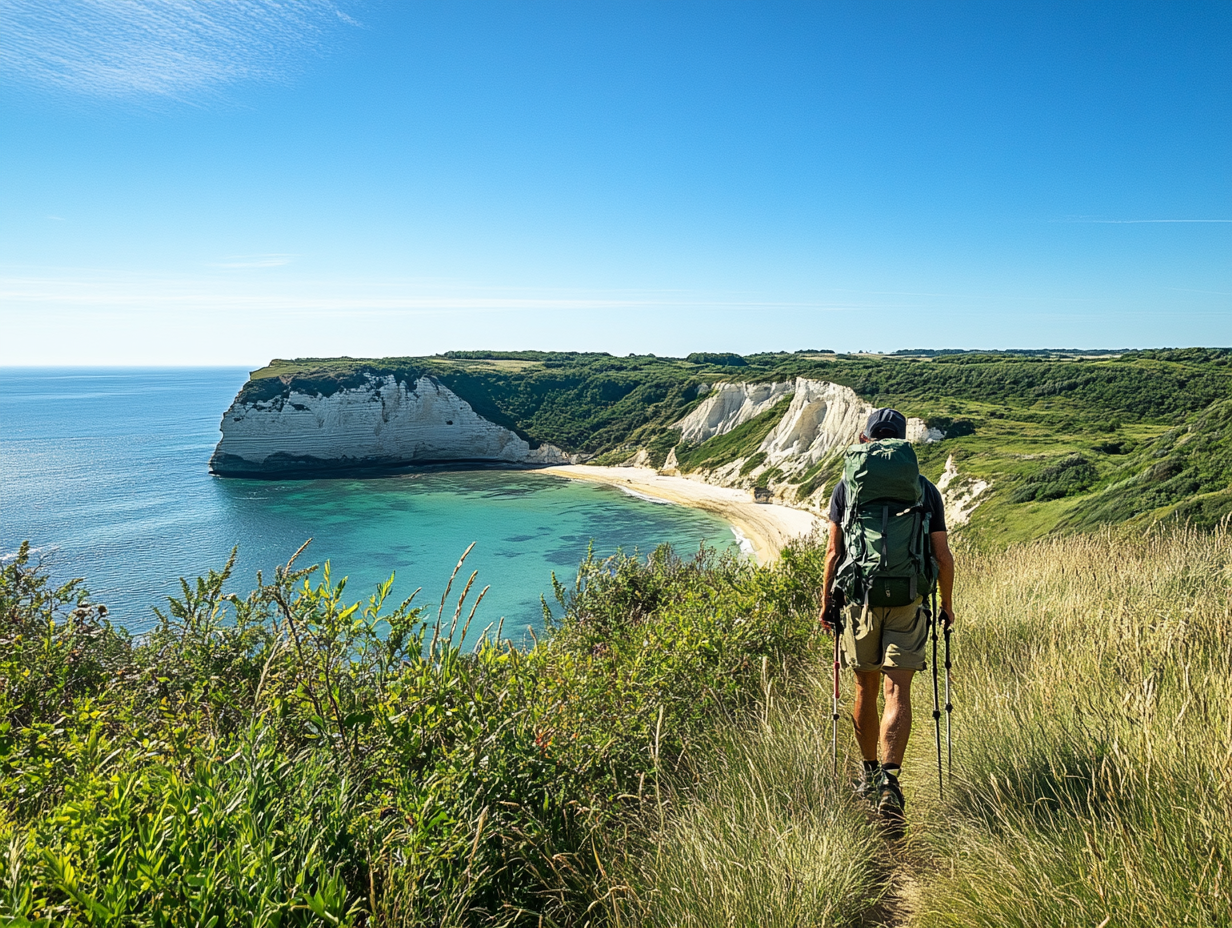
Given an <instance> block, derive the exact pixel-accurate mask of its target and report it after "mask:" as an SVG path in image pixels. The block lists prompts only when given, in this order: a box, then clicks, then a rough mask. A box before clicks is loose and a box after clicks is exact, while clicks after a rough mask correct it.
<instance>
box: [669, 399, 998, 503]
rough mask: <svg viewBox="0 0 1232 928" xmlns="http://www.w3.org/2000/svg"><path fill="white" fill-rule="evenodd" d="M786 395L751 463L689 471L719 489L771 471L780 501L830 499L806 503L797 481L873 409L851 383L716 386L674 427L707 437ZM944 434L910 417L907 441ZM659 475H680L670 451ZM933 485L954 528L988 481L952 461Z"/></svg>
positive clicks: (833, 453)
mask: <svg viewBox="0 0 1232 928" xmlns="http://www.w3.org/2000/svg"><path fill="white" fill-rule="evenodd" d="M784 396H791V397H792V400H791V405H790V406H788V408H787V411H786V412H785V413H784V414H783V418H782V419H780V420H779V422H778V424H777V425H776V426H775V427H774V428H773V429H771V430H770V432H769V434H768V435H766V437H765V438H764V439H763V440H762V442H761V444H760V445H759V446H758V448H757V449H756V451H754V452H752V454H751V455H750V456H749V457H752V456H753V455H757V454H760V455H762V456H763V457H762V458H761V461H760V463H758V464H757V466H756V467H753V468H747V467H746V462H747V461H748V460H749V458H740V459H739V460H736V461H734V462H732V463H730V464H727V465H725V466H723V467H720V468H716V469H714V470H710V471H703V472H694V473H692V474H689V475H688V476H689V477H690V478H692V479H695V480H702V481H704V482H706V483H714V484H718V485H720V486H749V485H752V484H753V483H754V481H756V479H757V478H758V476H759V475H761V474H762V473H764V472H765V471H767V470H770V469H771V468H776V469H777V473H778V474H779V476H778V477H776V481H775V482H776V484H777V485H778V490H777V491H776V497H777V501H778V502H781V503H783V504H786V505H796V506H800V505H803V506H805V507H806V508H809V506H810V504H811V505H812V506H819V505H824V503H825V501H826V500H828V498H829V487H826V486H825V485H821V486H819V487H818V488H817V489H816V490H815V491H814V492H813V493H812V494H810V497H809V499H808V500H804V499H801V498H799V497H798V496H797V495H796V486H797V484H798V483H799V482H800V480H801V479H802V477H803V475H804V472H805V471H806V470H808V469H809V468H810V467H812V466H813V465H814V464H817V463H818V462H819V461H822V460H824V459H826V458H837V456H838V455H839V454H841V453H842V452H843V451H844V450H845V449H846V448H847V447H848V446H850V445H853V444H855V443H856V442H857V441H858V440H859V437H860V433H861V432H862V431H863V429H864V424H865V422H866V421H867V420H868V415H869V413H871V412H872V411H873V409H874V407H873V405H872V404H871V403H868V402H866V401H864V400H862V399H861V398H860V397H859V396H858V395H857V394H856V392H855V391H854V390H852V389H851V388H850V387H844V386H841V385H839V384H836V383H830V382H828V381H824V380H810V379H808V378H806V377H800V378H797V379H796V381H795V382H794V383H774V384H766V383H763V384H716V385H715V387H714V390H713V392H712V393H710V394H709V395H708V396H707V397H706V399H705V400H703V401H702V403H701V404H700V405H699V406H698V407H697V409H695V410H693V412H691V413H690V414H689V415H688V416H686V417H684V418H683V419H681V420H680V421H679V422H677V423H676V426H677V428H679V429H680V430H681V433H682V436H683V438H684V439H686V440H690V441H694V442H698V441H705V440H706V439H707V438H713V437H715V436H716V435H724V434H726V433H727V432H730V431H731V430H732V429H734V428H737V427H738V426H740V425H742V424H744V423H745V422H747V421H749V420H750V419H752V418H753V417H754V416H756V415H758V414H759V413H761V412H764V411H765V410H767V409H769V408H771V407H772V406H773V405H774V404H775V403H777V402H778V401H779V400H781V399H782V398H783V397H784ZM691 436H697V437H691ZM943 438H945V433H944V432H942V431H940V430H939V429H935V428H929V427H928V425H927V424H926V423H925V422H924V420H923V419H916V418H908V420H907V439H908V440H909V441H912V442H915V443H917V444H922V443H929V442H936V441H941V440H942V439H943ZM663 472H664V473H679V471H678V470H677V467H676V458H675V452H673V453H672V454H671V455H670V456H669V458H668V460H667V462H666V463H665V465H664V469H663ZM938 488H939V489H940V490H941V491H942V496H943V498H944V499H945V502H946V511H947V518H952V519H953V524H954V525H956V526H957V525H961V524H963V523H964V522H966V521H967V520H968V519H970V517H971V512H972V510H974V509H975V507H976V506H978V505H979V504H980V503H981V502H982V501H983V499H982V497H983V494H984V492H985V491H986V490H987V489H988V484H987V483H985V482H984V481H979V480H973V479H970V478H963V477H961V476H960V475H959V473H958V470H957V468H956V466H955V464H954V460H953V458H951V459H950V461H949V462H948V463H947V465H946V471H945V475H944V476H943V477H942V478H941V481H940V483H939V484H938Z"/></svg>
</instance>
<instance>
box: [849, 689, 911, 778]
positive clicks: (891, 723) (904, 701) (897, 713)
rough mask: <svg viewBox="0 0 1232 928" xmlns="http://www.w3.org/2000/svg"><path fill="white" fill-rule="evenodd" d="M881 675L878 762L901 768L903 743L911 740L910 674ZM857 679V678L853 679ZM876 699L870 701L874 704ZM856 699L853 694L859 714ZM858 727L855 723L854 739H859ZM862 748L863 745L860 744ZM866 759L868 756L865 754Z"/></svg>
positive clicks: (858, 702)
mask: <svg viewBox="0 0 1232 928" xmlns="http://www.w3.org/2000/svg"><path fill="white" fill-rule="evenodd" d="M883 673H884V674H885V715H884V717H883V718H882V719H881V762H882V763H883V764H901V763H902V762H903V755H904V754H905V753H907V739H908V738H909V737H910V736H911V677H912V675H914V674H915V671H914V670H886V671H883ZM856 676H857V678H858V677H859V676H860V675H859V674H857V675H856ZM875 702H876V698H875V697H874V704H875ZM859 706H860V697H859V691H858V690H857V691H856V708H857V711H858V710H859ZM859 731H860V726H859V722H857V723H856V736H857V737H859ZM860 747H861V748H863V747H864V742H863V741H861V742H860ZM865 756H866V757H867V756H868V755H867V754H865Z"/></svg>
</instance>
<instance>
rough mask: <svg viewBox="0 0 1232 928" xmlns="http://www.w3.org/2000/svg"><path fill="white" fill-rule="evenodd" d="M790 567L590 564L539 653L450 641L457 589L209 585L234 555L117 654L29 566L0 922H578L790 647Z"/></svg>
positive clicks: (5, 746)
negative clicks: (350, 594)
mask: <svg viewBox="0 0 1232 928" xmlns="http://www.w3.org/2000/svg"><path fill="white" fill-rule="evenodd" d="M293 560H294V559H293ZM785 565H786V566H785V567H784V569H782V570H778V571H770V570H766V569H763V568H758V567H755V566H753V565H750V564H748V563H746V562H743V561H740V560H738V559H736V558H733V557H730V556H719V555H716V554H715V553H714V552H712V551H708V550H702V551H700V552H699V553H698V555H697V556H696V557H694V558H691V559H681V558H679V557H677V556H676V555H675V554H673V553H672V552H671V551H670V550H669V549H666V548H663V549H660V550H658V551H656V552H655V553H654V554H653V555H652V556H651V557H650V558H648V559H642V558H636V557H626V556H623V555H622V556H618V557H615V558H610V559H607V560H604V561H596V560H594V559H591V558H588V559H587V560H586V561H585V562H584V563H583V564H582V565H581V568H580V570H579V573H578V577H577V580H576V582H575V583H574V585H573V586H572V587H571V588H566V587H565V586H563V585H560V584H557V586H556V593H557V606H558V611H557V612H551V611H548V613H547V614H548V617H549V620H548V623H547V628H546V630H545V634H544V636H543V637H542V638H541V640H540V642H539V643H538V644H537V645H536V646H535V647H533V648H531V649H530V650H528V651H524V652H523V651H518V650H516V649H513V648H512V647H510V646H509V645H508V644H507V643H502V642H500V641H498V640H497V639H495V638H492V637H489V636H486V635H485V636H484V637H483V639H482V640H481V642H480V643H479V645H478V646H477V647H476V648H475V649H474V650H473V651H464V650H463V649H462V648H461V647H460V645H459V642H460V641H462V640H463V638H464V637H465V635H466V631H467V627H468V625H469V623H470V621H471V618H473V616H474V615H475V607H476V606H477V605H478V599H481V598H482V594H479V596H478V598H477V597H476V596H475V595H474V594H473V584H474V581H475V575H474V574H471V575H470V577H469V579H467V580H466V582H465V584H464V585H463V586H464V588H463V590H462V592H461V594H460V595H459V596H458V597H457V600H456V603H455V605H454V608H453V610H452V615H451V614H450V613H449V612H448V611H447V609H446V603H447V602H448V601H449V596H450V590H449V589H448V588H447V590H446V592H445V595H444V596H442V598H441V603H440V606H439V608H437V609H436V610H435V614H434V615H433V614H430V613H429V612H428V611H427V610H425V609H423V608H420V607H416V606H414V605H413V604H412V601H410V600H408V601H405V602H402V603H400V604H395V605H391V604H389V603H388V602H387V601H388V598H389V595H390V590H391V584H392V580H391V581H390V582H387V583H386V584H383V585H382V586H381V587H380V588H379V589H378V590H377V591H376V593H375V594H374V595H373V596H372V597H370V598H369V599H368V600H367V601H366V602H350V601H349V600H348V599H347V596H346V581H345V580H340V581H335V580H334V578H333V577H332V576H331V572H330V570H329V565H328V564H327V565H326V566H325V568H324V569H323V570H321V571H319V574H320V577H319V579H318V580H314V579H313V578H314V575H315V574H316V573H318V571H317V570H316V569H315V568H308V569H303V570H301V569H296V568H295V567H294V564H293V563H291V564H288V565H287V566H286V567H284V568H280V569H279V570H278V571H276V573H275V575H274V577H273V579H272V582H269V583H265V582H264V581H263V580H262V578H260V577H258V585H257V588H256V589H255V590H253V591H252V592H251V593H250V594H249V595H247V596H245V597H238V596H234V595H229V594H224V593H223V589H224V585H225V583H226V582H227V580H228V578H229V575H230V571H231V563H230V562H229V563H228V564H227V565H226V566H225V567H224V569H222V570H221V571H211V572H210V573H209V574H208V575H207V576H206V577H203V578H200V579H198V580H197V581H195V582H194V583H191V584H190V583H185V584H184V585H183V588H182V590H181V595H180V596H179V597H176V598H175V599H173V600H172V601H171V602H170V604H169V607H168V609H167V610H166V612H165V613H164V614H162V615H161V616H160V622H159V625H158V627H157V628H156V629H155V630H154V631H153V632H152V633H151V634H150V635H149V636H148V637H147V638H146V639H144V640H141V641H139V642H136V643H133V642H130V641H129V640H128V639H127V638H126V637H125V636H124V635H122V634H120V633H118V632H116V631H115V630H113V629H111V628H110V627H109V626H107V625H106V623H105V620H101V619H100V618H99V610H98V609H97V608H93V607H89V604H88V598H87V597H86V596H85V593H84V591H83V590H82V589H81V587H80V585H79V584H70V585H69V586H67V587H64V588H61V589H60V590H51V589H49V588H48V587H47V585H46V579H45V575H44V574H43V573H42V571H41V570H40V569H39V568H38V565H32V564H30V563H29V559H28V553H27V551H26V550H25V549H23V551H22V553H21V555H20V556H19V557H18V559H17V560H16V561H14V562H13V563H12V564H9V565H5V567H4V570H3V571H2V572H0V604H2V605H3V612H0V620H2V623H3V624H0V638H2V639H3V640H5V641H6V642H7V643H9V644H10V648H9V649H8V650H6V651H5V652H4V656H3V658H2V660H3V663H2V664H0V667H2V672H3V681H4V690H3V698H4V702H3V709H4V715H3V721H0V776H2V778H0V845H3V846H4V847H6V848H8V855H7V863H6V864H5V865H4V866H3V867H0V911H2V912H4V913H5V915H6V916H7V917H8V918H9V919H10V921H11V922H12V923H14V924H38V925H51V924H56V925H70V926H71V925H86V924H90V925H116V926H119V925H124V926H146V925H150V926H153V925H166V924H177V925H178V924H202V925H205V924H216V925H270V926H273V925H309V924H320V923H323V922H328V923H330V924H337V925H345V924H352V925H358V924H368V925H462V924H485V925H521V924H526V925H537V924H540V923H541V922H542V923H554V924H562V925H569V924H576V925H582V924H586V923H587V922H588V921H589V920H590V919H592V918H593V917H595V916H594V915H591V914H588V912H597V911H600V910H601V909H602V907H603V906H605V905H608V904H609V903H611V902H612V900H614V899H617V898H618V897H619V893H620V890H619V888H618V887H617V886H615V885H613V884H612V883H611V882H610V878H609V876H608V872H609V871H608V869H607V868H606V867H605V865H604V863H603V860H604V859H605V858H607V859H608V861H609V863H610V862H613V861H617V860H618V858H619V855H620V853H621V851H620V848H619V846H617V845H614V844H613V843H612V842H611V841H610V840H609V839H608V835H610V834H615V833H616V831H617V829H618V827H619V828H623V829H625V830H626V831H627V830H628V829H629V828H636V827H639V826H638V823H639V822H640V821H641V819H642V816H643V815H644V811H645V809H646V808H647V805H648V803H649V802H650V798H649V797H650V796H651V795H652V794H653V793H654V791H655V788H656V784H657V783H658V781H659V778H660V777H662V776H668V775H671V774H672V773H673V771H674V770H676V769H677V768H678V767H679V765H682V764H686V763H688V762H690V758H691V756H692V755H691V752H692V751H693V750H694V746H695V745H697V744H699V743H700V742H701V739H703V737H704V736H705V735H706V733H707V732H708V731H710V730H711V729H713V727H714V726H715V725H716V724H718V723H719V721H720V720H722V719H726V718H728V717H731V716H732V714H733V713H734V714H735V715H736V716H737V717H738V716H739V715H740V714H741V713H743V712H745V711H748V710H751V709H752V708H753V707H754V706H755V705H756V704H757V701H758V699H759V695H760V694H761V693H762V692H763V687H764V685H765V679H767V676H766V675H767V674H769V675H770V677H775V676H783V675H786V676H787V677H790V676H791V675H792V674H793V673H795V672H796V671H795V670H794V669H793V668H797V667H798V666H799V665H800V663H801V661H802V660H803V659H804V658H805V655H806V653H807V650H808V642H809V636H810V635H811V634H812V631H813V628H814V622H813V616H814V614H815V610H816V589H817V587H816V582H817V575H818V571H819V570H820V560H819V555H817V553H816V552H815V551H813V550H812V549H808V548H802V549H800V550H799V551H797V552H795V553H793V554H792V555H790V556H789V557H788V559H787V560H786V561H785ZM461 566H462V564H461V562H460V563H459V568H461ZM455 574H457V571H455ZM453 583H454V581H453V580H451V581H450V584H451V587H452V585H453ZM468 606H469V608H468ZM545 609H546V607H545ZM61 620H63V621H61ZM28 675H37V676H36V677H35V679H36V680H43V681H50V684H48V683H47V682H44V685H43V687H42V688H41V689H40V688H39V687H38V686H36V685H34V684H31V683H30V682H29V677H28ZM652 745H654V746H655V748H654V750H652V749H651V748H652ZM621 823H623V824H621Z"/></svg>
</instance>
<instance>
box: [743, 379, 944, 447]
mask: <svg viewBox="0 0 1232 928" xmlns="http://www.w3.org/2000/svg"><path fill="white" fill-rule="evenodd" d="M794 392H795V395H794V396H793V397H792V400H791V406H790V407H788V409H787V413H786V415H784V416H783V419H782V421H781V422H779V424H778V425H777V426H775V428H774V429H773V431H771V432H770V434H769V435H767V436H766V438H765V441H763V442H762V445H761V448H760V449H759V450H761V451H764V452H765V454H766V463H767V465H769V466H771V467H775V466H777V467H782V468H783V469H784V470H797V469H802V468H806V467H810V466H812V465H813V464H816V463H817V462H818V461H820V460H821V459H822V458H824V457H828V456H829V455H831V454H834V453H836V452H838V451H841V450H842V449H844V448H846V447H847V446H848V445H853V444H855V443H856V442H857V441H859V438H860V433H861V432H862V431H863V430H864V423H865V422H866V421H867V420H868V415H869V413H871V412H872V411H873V409H874V407H873V405H872V404H871V403H867V402H865V401H864V400H862V399H860V397H859V396H857V395H856V392H855V391H854V390H852V389H851V388H850V387H844V386H840V385H839V384H836V383H829V382H827V381H825V380H809V379H807V378H805V377H800V378H798V379H797V380H796V383H795V389H794ZM944 437H945V436H944V435H943V434H942V433H941V432H940V431H938V430H937V429H930V428H929V427H928V426H927V425H925V424H924V420H923V419H908V420H907V440H908V441H913V442H917V443H921V442H931V441H940V440H941V439H942V438H944Z"/></svg>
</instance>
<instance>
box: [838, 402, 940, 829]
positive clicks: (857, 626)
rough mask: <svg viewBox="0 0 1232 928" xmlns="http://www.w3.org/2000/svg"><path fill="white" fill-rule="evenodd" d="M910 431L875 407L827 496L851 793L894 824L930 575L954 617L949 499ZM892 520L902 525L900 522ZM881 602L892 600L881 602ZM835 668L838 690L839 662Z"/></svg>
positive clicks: (924, 637) (893, 413)
mask: <svg viewBox="0 0 1232 928" xmlns="http://www.w3.org/2000/svg"><path fill="white" fill-rule="evenodd" d="M906 437H907V420H906V418H905V417H904V416H903V414H902V413H900V412H898V411H897V410H894V409H877V410H874V411H873V412H872V413H871V414H870V415H869V417H868V421H867V423H866V425H865V427H864V431H863V433H862V434H861V435H860V446H863V445H869V446H870V447H868V448H861V447H860V446H853V447H852V448H851V449H849V450H848V452H847V460H846V465H845V467H844V477H843V480H841V481H839V483H838V485H837V486H835V488H834V493H833V495H832V496H831V497H830V514H829V515H830V542H829V548H828V550H827V551H826V567H825V579H824V589H823V597H822V608H821V616H820V618H821V622H822V624H823V625H824V626H825V627H826V628H827V629H828V630H831V631H833V629H832V628H831V624H832V623H831V621H830V620H829V618H828V617H830V618H838V617H837V616H831V612H830V610H831V608H833V607H835V606H838V605H841V603H842V599H841V598H836V597H842V596H843V594H845V599H846V602H847V606H846V609H845V612H846V615H845V616H843V617H842V618H843V619H844V620H843V621H841V622H836V623H834V624H838V625H839V627H840V629H841V632H840V636H839V637H840V641H836V644H835V648H836V658H835V660H836V662H837V661H838V660H839V657H838V652H839V651H840V650H841V660H842V665H843V666H845V667H850V668H852V670H853V671H854V673H855V683H856V694H855V709H854V712H853V719H854V722H855V732H856V741H858V742H859V745H860V752H861V754H862V755H863V758H864V769H863V772H862V776H861V778H860V780H859V782H858V785H857V792H858V793H859V794H860V795H861V796H863V797H864V798H867V799H868V800H869V801H870V802H872V804H873V806H874V807H875V809H876V810H877V814H878V815H879V816H881V818H882V819H884V820H886V821H887V822H892V823H901V822H902V821H903V809H904V802H903V792H902V788H901V787H900V785H899V774H900V770H901V767H902V763H903V754H904V753H905V752H906V749H907V738H908V737H909V736H910V734H911V679H912V676H913V675H914V674H915V673H916V671H919V670H925V669H926V668H927V663H926V661H925V647H926V644H927V641H928V632H929V618H928V612H927V608H926V606H925V596H926V594H927V593H928V592H929V590H930V589H931V587H932V586H933V583H934V581H935V583H936V585H937V586H938V587H939V588H940V593H941V609H940V613H941V616H940V621H941V622H942V623H944V625H943V627H944V628H947V629H948V628H949V627H950V626H952V625H953V623H954V607H953V601H952V595H953V589H954V557H953V555H952V554H951V553H950V546H949V544H948V542H947V540H946V526H945V507H944V505H943V503H942V500H941V493H940V491H938V489H937V488H936V487H935V486H934V485H933V484H932V483H931V482H930V481H928V480H927V479H926V478H924V477H923V476H921V475H920V473H919V466H918V464H917V462H916V457H915V449H914V448H913V447H912V446H911V445H910V444H909V443H907V441H906ZM879 468H880V469H879ZM893 481H897V483H894V482H893ZM849 482H850V483H853V484H855V486H856V490H855V495H856V497H857V501H856V502H857V507H858V510H859V511H858V512H850V511H849V504H850V502H851V498H850V497H851V491H850V489H849V487H848V483H849ZM895 487H898V488H899V489H897V490H895ZM903 488H905V489H903ZM908 494H914V496H913V497H909V496H908ZM887 497H889V500H890V501H889V502H886V498H887ZM912 498H913V499H914V502H912V501H910V500H911V499H912ZM895 499H908V500H909V501H907V502H901V503H898V502H894V500H895ZM891 520H895V522H896V524H897V525H902V526H905V527H904V528H896V527H895V526H892V525H890V522H891ZM912 531H914V532H916V533H917V534H918V535H919V537H918V538H917V539H914V544H915V554H914V556H913V557H914V559H911V558H909V557H908V555H909V554H910V553H911V552H910V551H909V550H908V546H909V545H910V544H911V543H912V541H913V539H912V538H911V536H910V533H911V532H912ZM929 553H931V555H932V557H931V559H930V558H928V557H927V554H929ZM895 563H897V565H898V569H897V572H898V574H899V576H890V577H884V578H882V575H883V574H884V573H885V568H884V567H883V565H885V564H895ZM904 564H908V565H909V564H915V565H917V566H915V567H911V566H907V567H904V566H903V565H904ZM904 573H905V574H906V575H907V576H902V575H903V574H904ZM917 574H918V576H917ZM853 594H854V595H853ZM878 600H881V601H883V602H894V603H896V604H895V605H880V606H879V605H877V604H876V603H877V602H878ZM840 616H841V614H840ZM835 674H836V689H837V669H836V671H835ZM883 678H884V680H885V715H884V717H882V718H878V715H877V689H878V687H879V686H880V685H881V681H882V679H883ZM836 716H837V710H836ZM878 747H880V762H879V761H878Z"/></svg>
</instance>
